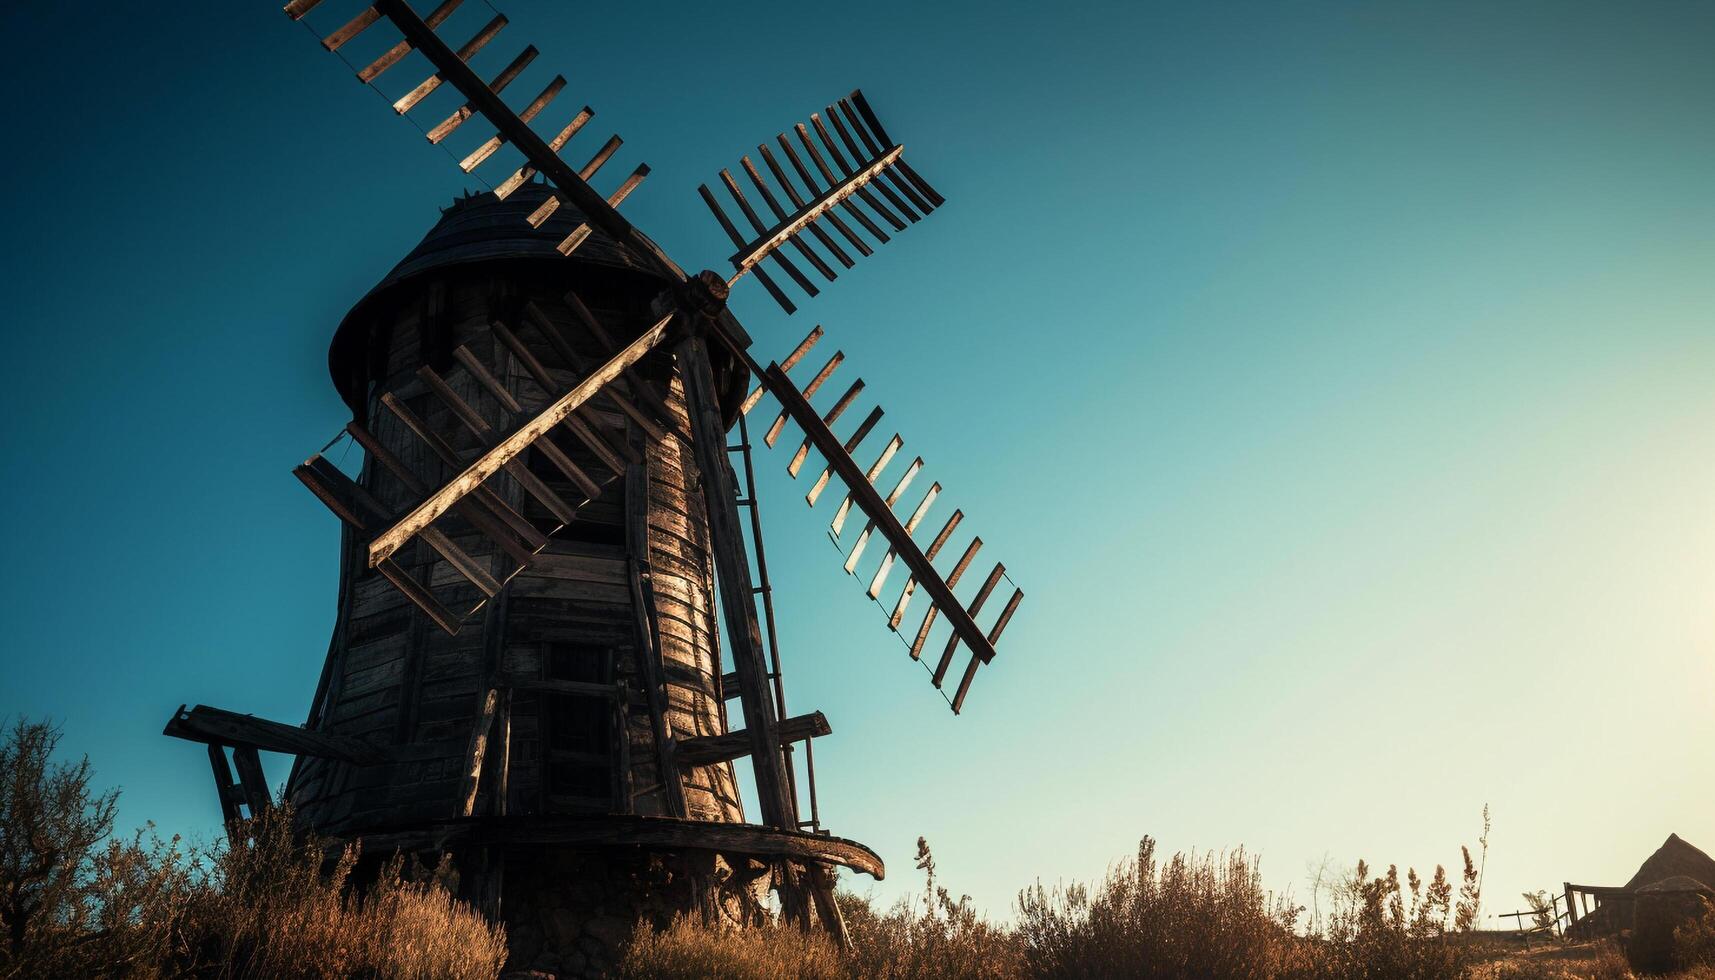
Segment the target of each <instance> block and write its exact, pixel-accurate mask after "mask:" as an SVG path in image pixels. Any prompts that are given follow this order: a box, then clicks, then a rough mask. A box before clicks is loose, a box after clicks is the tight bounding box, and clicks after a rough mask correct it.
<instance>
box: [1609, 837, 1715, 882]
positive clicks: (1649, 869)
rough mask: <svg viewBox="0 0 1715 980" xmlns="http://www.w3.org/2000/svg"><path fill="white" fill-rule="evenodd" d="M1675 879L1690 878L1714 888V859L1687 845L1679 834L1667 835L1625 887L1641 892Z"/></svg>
mask: <svg viewBox="0 0 1715 980" xmlns="http://www.w3.org/2000/svg"><path fill="white" fill-rule="evenodd" d="M1674 877H1685V878H1690V879H1692V880H1694V881H1696V882H1697V883H1699V884H1701V885H1703V886H1704V887H1706V888H1707V887H1715V858H1711V857H1710V856H1709V855H1707V854H1705V853H1703V852H1702V851H1700V850H1698V849H1697V848H1695V847H1693V846H1691V845H1690V844H1687V843H1686V842H1685V840H1684V839H1683V838H1681V837H1680V836H1679V835H1678V834H1668V835H1667V840H1666V842H1664V843H1663V844H1662V845H1661V846H1660V847H1658V848H1656V852H1655V853H1654V854H1651V855H1650V856H1649V859H1648V860H1646V861H1645V862H1644V863H1643V864H1642V865H1641V866H1639V868H1638V873H1637V874H1635V875H1632V880H1631V881H1628V882H1626V887H1627V888H1631V889H1636V888H1642V887H1643V886H1645V885H1652V884H1655V883H1656V882H1658V881H1665V880H1667V879H1669V878H1674Z"/></svg>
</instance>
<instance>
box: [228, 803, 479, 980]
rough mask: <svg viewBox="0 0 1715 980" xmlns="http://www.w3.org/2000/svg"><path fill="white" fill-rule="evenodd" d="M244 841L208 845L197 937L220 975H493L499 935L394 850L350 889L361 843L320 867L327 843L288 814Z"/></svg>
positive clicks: (276, 814) (434, 979) (424, 979)
mask: <svg viewBox="0 0 1715 980" xmlns="http://www.w3.org/2000/svg"><path fill="white" fill-rule="evenodd" d="M241 829H242V833H241V835H240V836H239V839H240V840H241V841H242V843H240V844H238V845H235V846H232V847H227V848H222V849H219V850H218V851H217V852H216V855H215V858H214V861H213V867H212V873H211V875H210V879H209V885H210V887H209V888H208V889H207V890H206V891H205V893H204V895H203V901H202V902H201V903H200V905H199V907H198V909H197V913H198V914H197V920H196V930H195V931H196V934H197V935H198V937H199V938H200V940H201V943H202V947H203V950H204V952H205V954H206V955H207V958H208V959H209V961H211V962H212V963H214V964H216V965H217V971H216V972H215V973H213V974H212V975H214V976H218V977H221V978H223V980H225V978H234V980H238V978H243V980H248V978H258V980H260V978H266V977H280V976H284V977H327V978H334V977H373V978H377V980H380V978H389V980H391V978H398V980H419V978H420V980H441V978H445V980H479V978H486V980H492V978H493V977H495V976H498V975H499V973H500V969H501V966H502V964H504V963H505V961H506V936H505V932H504V930H502V929H501V927H499V926H498V925H492V924H490V923H489V922H488V921H487V920H485V919H484V918H483V917H482V916H480V915H479V914H477V913H476V912H475V911H474V910H472V909H471V908H470V907H469V906H466V905H465V904H463V903H461V902H458V901H457V900H455V899H454V898H453V897H452V895H451V894H450V893H449V892H448V891H447V890H446V889H444V888H442V887H440V886H439V885H438V884H437V883H436V881H437V880H445V879H446V877H447V876H448V874H449V870H450V869H449V868H448V866H446V865H444V864H443V865H442V867H441V868H438V869H436V870H435V873H434V874H427V875H425V874H407V873H406V869H405V866H404V863H403V862H402V861H401V860H400V859H399V858H394V859H392V860H391V861H389V862H388V863H386V864H385V865H383V866H382V868H381V870H380V873H379V874H378V875H377V877H376V880H375V881H374V883H373V884H371V885H370V886H369V888H368V889H367V890H366V892H365V893H363V894H359V892H358V890H357V889H354V888H353V887H351V883H350V876H351V872H352V869H353V868H354V867H355V865H356V863H357V857H358V855H357V851H356V849H354V848H345V849H344V850H342V851H340V852H339V854H338V856H337V857H336V858H335V859H334V860H333V861H332V868H331V870H326V871H324V865H325V864H326V863H327V862H326V854H327V850H328V849H327V847H326V844H325V842H323V841H320V840H318V839H316V838H315V837H299V836H297V835H296V834H294V832H293V827H292V814H291V811H290V810H288V809H284V808H276V809H273V810H268V811H265V812H264V813H263V814H262V815H261V816H259V817H258V818H256V819H255V820H252V821H249V822H247V823H246V824H245V825H244V826H243V827H242V828H241Z"/></svg>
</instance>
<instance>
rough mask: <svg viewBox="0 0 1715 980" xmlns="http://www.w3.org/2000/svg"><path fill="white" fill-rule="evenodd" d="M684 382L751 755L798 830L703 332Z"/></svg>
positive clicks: (770, 804) (767, 808)
mask: <svg viewBox="0 0 1715 980" xmlns="http://www.w3.org/2000/svg"><path fill="white" fill-rule="evenodd" d="M675 356H676V357H677V358H678V362H679V370H680V373H681V374H682V376H683V378H684V382H685V402H686V409H687V411H688V412H689V414H690V416H691V437H692V442H693V444H694V446H695V448H696V454H697V468H698V469H699V470H700V471H701V472H702V476H703V496H704V498H705V499H706V502H707V504H708V512H709V550H710V552H711V553H712V554H713V555H714V560H715V569H716V572H717V574H718V575H719V579H720V582H719V586H720V602H721V612H722V613H723V615H724V617H725V619H726V632H727V649H728V652H729V653H730V654H731V655H732V664H733V669H734V671H735V672H736V673H737V675H738V685H739V700H740V703H741V704H743V705H744V727H745V730H746V731H748V732H749V733H750V757H751V763H752V765H753V768H754V770H755V773H756V796H757V801H758V803H759V805H760V806H761V809H762V822H763V823H765V824H767V825H768V826H770V827H778V828H780V829H782V830H796V829H797V812H796V811H797V808H796V807H795V806H794V805H793V804H794V801H793V800H792V799H791V797H790V796H788V795H787V792H786V775H785V766H784V763H783V761H782V757H781V750H780V736H779V733H778V730H777V729H778V725H779V719H778V718H776V717H775V712H774V699H773V697H772V696H771V694H770V692H769V690H768V667H767V663H766V661H765V660H764V659H763V654H762V631H761V629H760V627H759V626H758V624H757V617H756V598H755V595H754V593H753V592H752V591H751V589H752V584H751V578H750V559H749V558H748V557H747V556H746V553H745V545H744V532H743V531H742V529H741V528H740V525H739V519H738V493H737V491H736V490H735V489H734V475H733V472H732V465H731V463H729V462H728V460H727V451H726V426H724V425H723V424H722V423H721V415H720V406H719V405H718V403H717V402H716V400H715V379H714V371H713V369H712V368H711V367H710V366H709V354H708V347H707V346H706V344H705V343H704V341H703V340H702V338H700V337H697V336H691V337H688V338H686V339H685V340H683V341H681V342H680V344H679V346H678V349H677V350H676V351H675Z"/></svg>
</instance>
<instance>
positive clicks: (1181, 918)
mask: <svg viewBox="0 0 1715 980" xmlns="http://www.w3.org/2000/svg"><path fill="white" fill-rule="evenodd" d="M1301 911H1303V910H1302V909H1301V908H1299V907H1297V906H1294V905H1291V904H1290V903H1288V902H1285V901H1282V900H1279V899H1274V898H1272V897H1270V896H1269V895H1268V894H1267V893H1265V892H1264V891H1263V888H1262V878H1261V872H1260V871H1259V869H1258V865H1257V862H1256V861H1254V860H1252V859H1250V858H1247V857H1246V856H1245V853H1244V851H1243V849H1240V850H1237V851H1234V852H1233V853H1231V854H1227V855H1215V854H1204V855H1202V856H1198V855H1196V854H1192V855H1191V856H1190V857H1187V856H1185V855H1184V854H1175V855H1174V856H1173V857H1172V858H1171V859H1170V860H1168V862H1167V863H1166V864H1165V865H1160V866H1158V865H1157V864H1156V860H1155V841H1154V840H1153V839H1151V838H1148V837H1145V838H1144V839H1143V841H1142V843H1141V844H1139V846H1138V851H1137V858H1136V860H1133V861H1126V862H1124V863H1122V864H1121V865H1119V866H1118V867H1116V868H1114V869H1113V870H1111V871H1110V872H1109V873H1108V876H1107V878H1106V879H1105V880H1104V881H1102V882H1101V883H1100V884H1099V885H1098V886H1097V888H1096V889H1095V890H1094V891H1093V892H1092V891H1091V890H1090V889H1089V888H1087V887H1085V886H1083V885H1081V884H1073V885H1069V886H1065V887H1059V886H1056V887H1055V888H1053V889H1044V888H1043V887H1042V885H1041V884H1037V885H1036V886H1035V887H1033V888H1029V889H1026V890H1024V891H1023V892H1021V893H1020V894H1019V899H1018V912H1019V930H1020V932H1021V933H1022V934H1023V938H1024V958H1025V961H1026V963H1027V964H1028V965H1029V968H1030V972H1031V973H1032V974H1033V975H1035V976H1044V977H1113V976H1133V977H1139V978H1155V977H1161V978H1179V977H1231V978H1235V980H1248V978H1256V980H1266V978H1270V977H1274V976H1277V975H1279V973H1280V972H1281V968H1282V966H1283V963H1284V960H1285V958H1286V957H1288V956H1291V955H1292V954H1293V952H1294V951H1293V950H1292V949H1291V947H1292V946H1294V945H1295V943H1294V939H1293V927H1294V924H1295V923H1296V920H1297V917H1298V915H1299V913H1300V912H1301Z"/></svg>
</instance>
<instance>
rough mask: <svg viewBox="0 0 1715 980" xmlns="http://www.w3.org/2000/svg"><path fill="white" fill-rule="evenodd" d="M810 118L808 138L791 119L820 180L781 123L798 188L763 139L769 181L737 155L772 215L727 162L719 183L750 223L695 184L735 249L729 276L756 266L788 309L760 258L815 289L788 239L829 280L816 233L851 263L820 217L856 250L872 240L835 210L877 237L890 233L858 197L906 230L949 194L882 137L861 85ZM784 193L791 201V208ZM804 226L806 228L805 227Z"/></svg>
mask: <svg viewBox="0 0 1715 980" xmlns="http://www.w3.org/2000/svg"><path fill="white" fill-rule="evenodd" d="M830 123H831V124H832V128H831V129H830V127H829V124H830ZM810 124H811V127H812V128H813V129H814V132H815V137H814V138H812V137H811V128H807V127H805V126H804V124H802V123H799V124H798V125H796V126H794V127H793V132H794V133H795V134H796V135H797V137H798V143H799V145H800V146H801V147H802V148H803V150H804V152H805V154H806V155H807V156H808V157H809V159H810V160H811V162H812V163H814V164H815V171H816V173H817V174H819V175H820V176H821V183H820V184H818V183H817V181H816V178H815V177H814V176H812V174H811V171H810V170H809V169H806V168H805V166H804V163H803V159H802V158H800V157H799V156H798V153H797V151H796V150H795V149H794V147H793V145H792V142H791V141H790V140H788V139H787V137H786V135H785V134H784V133H782V134H780V135H779V137H778V141H779V144H780V148H781V150H782V151H783V152H784V153H785V155H786V157H787V158H788V160H789V161H790V162H791V163H792V167H793V169H794V170H795V171H796V172H797V175H798V180H799V182H801V183H802V184H803V189H802V190H801V189H800V188H799V186H798V185H797V184H795V183H793V181H792V178H791V177H790V176H788V175H787V172H786V171H785V170H784V169H783V168H781V166H780V163H779V161H778V160H776V159H775V157H774V154H773V152H772V151H771V150H770V149H769V148H768V145H767V144H766V143H764V144H761V145H759V146H757V153H758V155H759V156H761V158H762V162H763V163H764V164H765V165H766V166H767V168H768V172H769V174H770V175H772V177H773V178H774V184H775V186H774V187H771V186H770V184H769V182H768V180H767V179H766V178H765V177H764V176H763V175H762V172H761V171H760V170H758V169H757V166H756V164H755V162H754V161H752V160H751V158H750V157H748V156H746V157H742V158H741V159H740V161H739V163H740V165H741V166H742V167H743V169H744V172H745V176H746V177H747V178H748V179H749V183H750V185H751V188H752V189H753V190H754V191H755V192H756V193H757V195H758V196H759V197H760V199H761V201H762V203H763V204H764V205H766V207H767V209H768V212H769V213H770V214H771V215H772V217H773V220H772V221H771V222H770V221H766V220H765V219H764V217H763V216H762V215H761V214H759V213H758V212H757V209H756V208H755V207H754V206H753V205H752V204H751V202H750V199H749V198H748V197H747V196H746V195H745V193H744V191H743V189H742V188H741V187H740V186H739V183H738V181H737V180H735V179H734V178H733V176H732V174H731V172H730V171H726V170H722V171H721V173H720V177H721V183H722V184H723V185H724V186H725V187H726V191H727V194H728V196H729V197H730V198H731V199H732V202H733V204H735V205H736V206H737V207H738V209H739V212H740V213H741V214H742V215H743V216H744V219H745V221H746V222H747V223H748V224H749V225H750V228H751V231H750V232H748V233H747V232H742V231H740V230H739V228H738V226H736V225H735V224H734V223H733V221H732V219H731V218H729V217H728V216H727V213H726V211H725V210H724V209H722V207H721V205H720V202H719V201H718V200H717V199H716V197H715V195H714V193H713V192H712V191H710V190H709V188H708V185H706V184H705V185H703V186H702V187H700V188H698V192H699V193H700V194H701V195H702V198H703V202H704V203H705V204H707V205H708V207H709V210H710V211H711V212H712V213H713V214H714V216H715V220H716V221H717V222H719V223H720V226H721V228H722V230H724V231H725V232H726V234H727V237H728V238H730V239H732V243H733V245H734V246H735V247H736V248H737V251H736V252H734V253H733V254H732V259H731V260H732V267H733V275H732V278H731V279H730V280H729V281H728V284H729V285H731V284H732V283H736V282H737V281H738V280H739V279H740V278H742V277H743V276H744V275H746V274H747V273H755V274H756V278H757V280H758V281H759V282H761V283H762V285H763V288H765V289H767V290H768V293H769V295H771V296H773V297H774V300H775V302H777V303H779V304H780V307H781V308H782V309H784V310H785V311H786V312H787V313H792V312H793V311H794V310H796V307H795V306H794V305H793V303H792V300H791V299H790V298H789V297H788V296H787V295H786V293H785V291H784V290H782V289H781V288H780V287H779V285H778V284H776V283H775V281H774V280H773V279H772V278H771V277H769V275H768V274H767V273H765V272H763V271H762V269H761V263H762V262H763V260H765V259H771V260H772V261H773V263H774V265H775V266H776V267H777V268H778V269H779V270H780V271H782V272H784V273H785V274H786V275H787V277H788V278H790V279H791V280H792V281H793V282H795V283H796V284H797V285H798V287H799V288H800V289H802V290H803V291H804V292H805V293H806V294H807V295H809V296H815V295H816V294H817V293H818V291H819V290H818V289H817V287H816V285H815V283H814V282H812V281H811V280H810V278H809V277H808V276H806V275H805V274H804V273H803V272H801V271H800V270H799V269H798V267H797V266H796V265H794V264H793V263H792V261H791V260H790V259H788V258H787V257H786V256H785V255H784V254H783V253H782V250H783V247H784V246H786V245H791V246H792V249H793V251H795V252H796V253H797V254H798V255H799V256H800V257H801V258H803V259H804V261H806V262H808V263H809V264H810V266H811V268H813V269H814V270H815V271H816V272H817V273H818V274H819V275H820V276H821V277H822V278H823V279H825V280H827V281H829V282H832V281H834V279H835V278H837V275H838V274H837V273H836V272H835V271H834V267H833V266H832V265H830V264H829V263H828V261H827V260H825V259H824V258H823V257H822V255H821V254H820V253H819V252H817V251H816V249H815V248H813V247H812V246H811V239H812V238H813V239H814V241H815V242H816V243H817V244H819V245H820V246H821V247H822V248H823V249H824V250H826V251H827V252H828V254H829V255H831V256H832V257H833V260H834V262H836V263H838V264H839V265H840V266H842V267H844V268H847V269H849V268H851V267H852V266H853V264H854V262H853V259H852V257H851V256H850V255H849V254H847V252H846V251H845V249H843V248H842V247H841V246H840V245H839V244H838V242H836V241H835V239H834V236H832V235H830V234H828V231H827V229H825V228H823V227H822V224H821V223H822V222H824V221H825V222H826V223H827V224H828V225H830V226H832V227H833V228H834V230H835V231H837V232H839V233H840V236H841V237H842V238H844V239H845V240H846V241H847V242H848V243H849V244H850V245H852V247H853V248H854V249H855V250H856V251H857V252H858V254H860V255H869V254H871V253H872V248H871V246H870V245H869V244H868V243H866V242H865V241H864V240H863V239H862V238H860V237H859V236H858V235H857V233H856V232H854V231H853V230H852V228H851V226H850V225H848V224H846V222H845V221H843V220H842V219H841V218H840V214H841V213H844V214H845V215H847V216H848V217H851V218H853V219H854V220H855V221H856V222H857V223H858V224H859V225H860V226H862V227H863V228H864V229H865V230H866V231H868V232H869V233H870V234H871V235H872V236H873V237H874V238H875V240H876V242H877V243H882V242H887V241H889V240H890V239H889V236H888V235H887V233H886V232H884V231H882V230H881V228H880V227H879V226H877V225H876V224H875V222H874V221H873V220H871V218H870V216H869V215H868V214H866V213H865V212H864V210H863V209H860V208H859V206H858V205H859V204H860V203H861V204H862V205H864V206H865V207H867V208H868V210H869V211H871V212H873V213H874V214H876V215H878V216H880V217H881V219H882V220H883V221H884V222H886V223H887V224H889V225H891V226H892V227H893V229H894V230H895V231H902V230H904V229H905V228H906V226H907V224H908V223H915V222H917V221H918V220H920V219H921V214H928V213H929V212H930V211H932V210H934V209H935V208H937V207H940V206H941V204H943V203H945V199H944V198H942V197H941V195H939V194H937V193H935V191H934V189H933V188H931V187H929V185H928V184H927V183H925V182H924V181H923V179H922V178H921V177H918V176H917V174H916V171H914V170H911V169H910V168H909V167H907V166H906V164H905V160H904V158H903V157H902V155H901V154H903V153H904V151H905V148H904V147H903V146H901V145H899V144H894V143H890V142H889V141H888V139H887V135H886V133H885V131H883V130H882V128H881V124H880V122H879V121H878V120H877V119H876V118H875V114H874V111H873V110H871V109H870V106H869V102H868V101H867V100H865V99H864V97H863V93H862V92H859V91H853V92H852V94H851V95H850V96H848V97H847V98H844V99H841V100H839V102H837V103H836V104H835V105H832V106H828V107H827V109H826V112H825V118H824V114H822V113H811V114H810ZM836 137H837V138H836ZM776 187H777V188H778V193H776ZM782 201H786V202H788V203H790V204H791V205H792V208H791V210H788V209H787V207H786V205H785V204H783V203H781V202H782ZM919 212H921V214H919ZM805 231H808V232H809V233H810V234H809V235H808V236H805V235H804V234H803V233H804V232H805Z"/></svg>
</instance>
